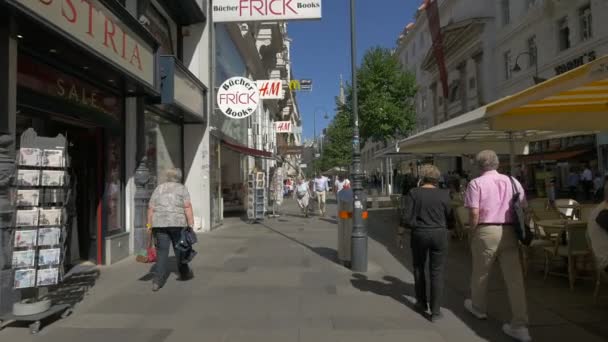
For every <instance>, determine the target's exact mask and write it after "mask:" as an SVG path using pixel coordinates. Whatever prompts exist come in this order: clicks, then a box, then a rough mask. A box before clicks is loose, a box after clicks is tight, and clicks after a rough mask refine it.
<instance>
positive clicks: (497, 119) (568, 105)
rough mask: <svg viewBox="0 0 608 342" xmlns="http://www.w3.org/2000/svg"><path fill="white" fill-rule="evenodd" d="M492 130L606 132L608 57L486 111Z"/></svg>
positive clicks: (607, 123)
mask: <svg viewBox="0 0 608 342" xmlns="http://www.w3.org/2000/svg"><path fill="white" fill-rule="evenodd" d="M486 115H487V117H488V118H490V120H489V122H490V125H491V128H492V129H493V130H501V131H519V130H526V129H541V130H553V131H572V130H580V131H589V132H593V131H604V130H608V56H604V57H602V58H599V59H596V60H595V61H592V62H590V63H587V64H585V65H583V66H580V67H578V68H576V69H574V70H571V71H569V72H567V73H564V74H562V75H559V76H556V77H554V78H552V79H550V80H547V81H545V82H543V83H541V84H538V85H536V86H533V87H530V88H528V89H526V90H524V91H522V92H520V93H517V94H515V95H512V96H507V97H505V98H503V99H500V100H498V101H496V102H494V103H492V104H490V105H488V108H487V113H486Z"/></svg>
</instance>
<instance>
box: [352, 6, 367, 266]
mask: <svg viewBox="0 0 608 342" xmlns="http://www.w3.org/2000/svg"><path fill="white" fill-rule="evenodd" d="M350 58H351V61H350V62H351V70H352V76H351V77H352V86H353V123H354V127H353V162H352V172H353V173H352V178H353V197H354V202H353V232H352V234H351V270H353V271H355V272H367V229H366V227H365V224H364V221H363V206H364V205H366V204H367V203H366V202H367V199H365V198H363V196H362V194H363V184H362V182H361V181H362V179H361V144H360V138H359V108H358V103H357V32H356V24H355V0H350Z"/></svg>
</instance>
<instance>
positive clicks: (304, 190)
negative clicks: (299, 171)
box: [294, 177, 310, 217]
mask: <svg viewBox="0 0 608 342" xmlns="http://www.w3.org/2000/svg"><path fill="white" fill-rule="evenodd" d="M294 194H295V197H296V201H297V202H298V206H299V207H300V210H301V211H302V215H304V217H308V205H309V203H310V188H309V186H308V182H307V181H305V180H304V179H303V178H302V177H300V178H298V182H297V184H296V188H295V191H294Z"/></svg>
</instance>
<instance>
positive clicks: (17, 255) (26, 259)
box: [13, 249, 36, 268]
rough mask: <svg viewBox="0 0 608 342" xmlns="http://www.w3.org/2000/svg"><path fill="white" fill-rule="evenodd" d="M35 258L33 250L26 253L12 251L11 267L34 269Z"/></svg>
mask: <svg viewBox="0 0 608 342" xmlns="http://www.w3.org/2000/svg"><path fill="white" fill-rule="evenodd" d="M35 256H36V250H35V249H28V250H27V251H13V267H15V268H23V267H34V265H35V264H34V261H35V259H34V257H35Z"/></svg>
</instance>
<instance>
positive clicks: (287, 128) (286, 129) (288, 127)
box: [274, 121, 293, 133]
mask: <svg viewBox="0 0 608 342" xmlns="http://www.w3.org/2000/svg"><path fill="white" fill-rule="evenodd" d="M274 130H275V132H276V133H292V131H293V125H292V124H291V121H275V123H274Z"/></svg>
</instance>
